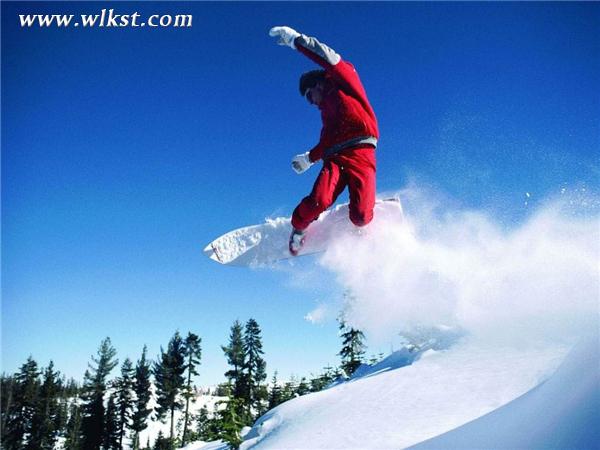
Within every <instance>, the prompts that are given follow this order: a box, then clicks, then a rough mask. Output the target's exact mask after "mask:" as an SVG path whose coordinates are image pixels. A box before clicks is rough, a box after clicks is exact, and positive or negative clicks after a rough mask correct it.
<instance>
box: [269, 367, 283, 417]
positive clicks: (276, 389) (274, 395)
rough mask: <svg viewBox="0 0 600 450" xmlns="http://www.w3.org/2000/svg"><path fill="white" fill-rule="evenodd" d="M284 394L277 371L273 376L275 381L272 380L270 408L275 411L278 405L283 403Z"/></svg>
mask: <svg viewBox="0 0 600 450" xmlns="http://www.w3.org/2000/svg"><path fill="white" fill-rule="evenodd" d="M282 399H283V396H282V392H281V386H279V382H278V381H277V371H275V373H274V374H273V379H272V380H271V390H270V391H269V404H268V408H269V409H273V408H275V407H276V406H277V405H280V404H281V403H282Z"/></svg>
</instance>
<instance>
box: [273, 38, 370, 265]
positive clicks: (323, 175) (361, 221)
mask: <svg viewBox="0 0 600 450" xmlns="http://www.w3.org/2000/svg"><path fill="white" fill-rule="evenodd" d="M269 35H270V36H273V37H278V38H279V40H278V44H280V45H287V46H288V47H291V48H292V49H296V50H298V51H299V52H300V53H302V54H303V55H305V56H306V57H308V58H309V59H311V60H312V61H314V62H315V63H317V64H319V65H320V66H321V67H323V69H321V70H311V71H310V72H306V73H304V74H303V75H302V76H301V77H300V95H302V96H303V97H306V99H307V100H308V102H309V103H310V104H312V105H315V106H316V107H317V108H318V109H319V110H320V111H321V120H322V123H323V127H322V129H321V136H320V140H319V143H318V144H317V145H316V146H315V147H313V148H312V149H311V150H310V151H308V152H306V153H302V154H300V155H296V156H295V157H294V158H293V160H292V168H293V169H294V171H296V173H298V174H301V173H303V172H305V171H306V170H308V169H309V168H310V166H312V165H313V164H314V163H315V162H317V161H318V160H320V159H321V160H323V168H322V169H321V171H320V172H319V175H318V177H317V180H316V181H315V184H314V186H313V189H312V191H311V193H310V194H309V195H308V196H307V197H305V198H304V199H303V200H302V201H301V202H300V204H299V205H298V206H297V207H296V209H295V210H294V213H293V215H292V227H293V230H292V234H291V235H290V240H289V250H290V253H291V254H292V255H294V256H295V255H297V254H298V251H299V250H300V249H301V248H302V245H303V244H304V238H305V231H306V229H307V228H308V226H309V225H310V223H311V222H312V221H313V220H315V219H317V218H318V217H319V215H320V214H321V213H322V212H323V211H325V210H326V209H327V208H329V207H330V206H331V205H332V204H333V203H334V202H335V200H336V199H337V197H338V196H339V195H340V194H341V193H342V192H343V190H344V189H345V188H346V186H347V187H348V192H349V194H350V205H349V216H350V220H351V221H352V223H353V224H354V225H356V226H357V227H363V226H365V225H367V224H368V223H369V222H370V221H371V220H372V219H373V208H374V206H375V171H376V169H375V148H376V147H377V139H378V138H379V130H378V126H377V118H376V117H375V112H374V111H373V108H372V107H371V105H370V103H369V100H368V98H367V94H366V92H365V89H364V87H363V85H362V83H361V81H360V79H359V77H358V74H357V73H356V70H355V69H354V66H352V64H350V63H349V62H347V61H344V60H343V59H342V58H341V57H340V55H338V54H337V53H336V52H335V51H334V50H332V49H331V48H329V47H327V46H326V45H324V44H322V43H321V42H319V41H318V40H317V39H315V38H314V37H309V36H306V35H304V34H300V33H298V32H297V31H296V30H294V29H292V28H290V27H286V26H277V27H273V28H271V30H270V31H269Z"/></svg>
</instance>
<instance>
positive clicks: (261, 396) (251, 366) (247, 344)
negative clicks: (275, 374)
mask: <svg viewBox="0 0 600 450" xmlns="http://www.w3.org/2000/svg"><path fill="white" fill-rule="evenodd" d="M263 354H264V352H263V349H262V338H261V331H260V327H259V325H258V323H257V322H256V320H254V319H250V320H248V322H246V328H245V330H244V370H245V371H244V375H245V380H244V381H245V383H244V384H245V386H244V403H245V404H246V406H247V413H248V416H249V417H252V408H255V410H256V411H257V412H260V411H261V410H262V405H261V402H262V401H263V400H265V399H266V391H265V389H264V387H262V388H261V383H262V382H263V381H264V380H265V379H266V378H267V373H266V368H267V364H266V362H265V360H264V359H262V355H263Z"/></svg>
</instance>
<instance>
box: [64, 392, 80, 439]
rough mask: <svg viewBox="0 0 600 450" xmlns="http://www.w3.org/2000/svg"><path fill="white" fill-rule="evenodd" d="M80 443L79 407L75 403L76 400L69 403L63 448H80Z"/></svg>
mask: <svg viewBox="0 0 600 450" xmlns="http://www.w3.org/2000/svg"><path fill="white" fill-rule="evenodd" d="M81 444H82V436H81V408H80V407H79V405H77V402H74V403H72V404H71V408H70V412H69V421H68V422H67V430H66V433H65V443H64V448H65V450H81V449H82V445H81Z"/></svg>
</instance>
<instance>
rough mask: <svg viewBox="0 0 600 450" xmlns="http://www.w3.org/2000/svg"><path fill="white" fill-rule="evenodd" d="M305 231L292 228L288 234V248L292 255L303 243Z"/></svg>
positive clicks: (296, 253) (295, 254)
mask: <svg viewBox="0 0 600 450" xmlns="http://www.w3.org/2000/svg"><path fill="white" fill-rule="evenodd" d="M304 238H305V232H304V231H300V230H296V229H294V230H292V234H291V235H290V242H289V247H288V248H289V249H290V253H291V254H292V255H293V256H297V255H298V252H299V251H300V249H301V248H302V246H303V245H304Z"/></svg>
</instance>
